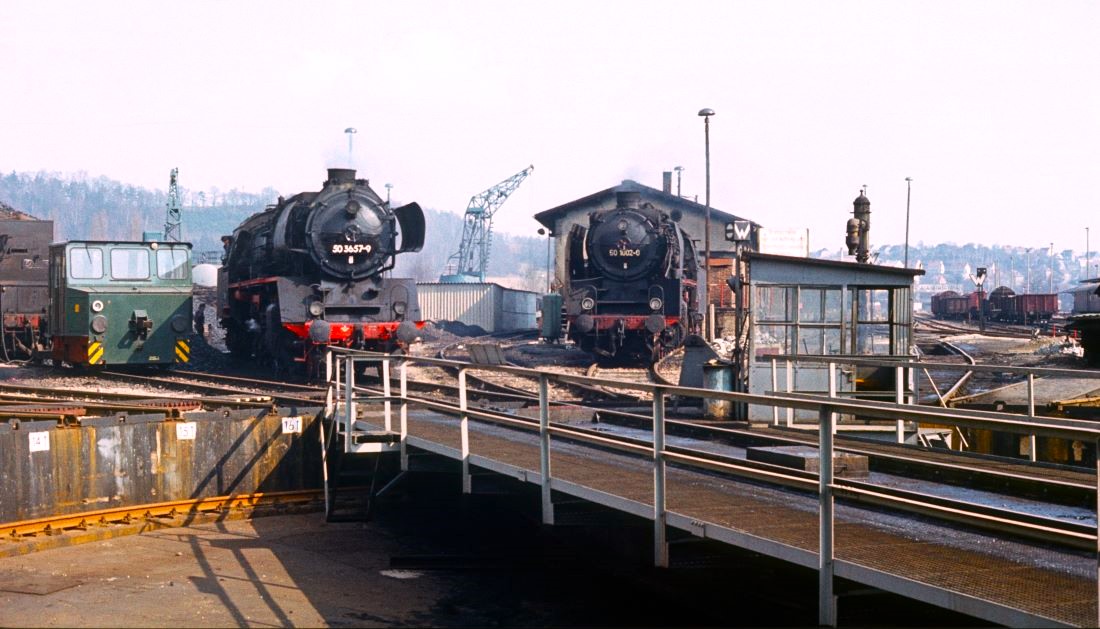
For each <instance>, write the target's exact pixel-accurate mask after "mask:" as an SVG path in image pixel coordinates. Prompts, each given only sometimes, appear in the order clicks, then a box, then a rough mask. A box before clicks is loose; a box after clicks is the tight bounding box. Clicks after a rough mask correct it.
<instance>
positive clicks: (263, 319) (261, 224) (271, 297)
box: [218, 168, 424, 374]
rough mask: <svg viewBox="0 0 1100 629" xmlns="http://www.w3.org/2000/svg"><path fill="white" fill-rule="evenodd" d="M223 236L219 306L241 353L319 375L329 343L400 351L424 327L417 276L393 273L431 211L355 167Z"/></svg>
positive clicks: (232, 345)
mask: <svg viewBox="0 0 1100 629" xmlns="http://www.w3.org/2000/svg"><path fill="white" fill-rule="evenodd" d="M222 241H223V243H224V245H225V253H224V256H223V259H222V268H221V270H220V271H219V275H218V312H219V316H220V325H221V326H222V327H224V328H225V330H226V345H227V346H228V348H229V350H230V352H231V353H232V354H233V355H234V356H235V357H238V358H242V359H248V358H251V357H255V358H258V359H261V360H264V359H266V360H269V361H272V362H273V363H274V365H275V367H276V370H277V371H278V372H280V373H284V374H289V373H290V372H291V371H298V370H299V369H298V367H302V366H304V367H305V368H306V369H307V371H308V373H310V374H316V373H317V371H316V370H317V367H318V365H319V360H318V359H319V358H320V356H321V353H320V352H319V351H318V350H319V349H320V348H323V347H325V346H328V345H340V346H343V347H351V348H357V349H368V350H374V351H384V352H389V351H395V350H397V349H400V348H404V347H406V346H407V345H408V344H409V343H411V342H413V341H414V340H415V339H416V337H417V336H418V334H419V329H420V328H421V327H423V325H424V322H423V321H421V320H420V304H419V301H418V300H417V294H416V282H415V281H414V280H412V279H392V278H386V277H383V274H384V273H385V272H386V271H388V270H390V269H392V268H393V266H394V262H395V257H396V256H397V254H400V253H405V252H413V251H419V250H420V249H421V247H422V246H423V245H424V213H423V211H422V210H421V209H420V206H419V205H418V204H416V203H410V204H408V205H404V206H401V207H398V208H391V207H390V206H389V204H388V203H387V202H386V201H384V200H383V199H382V198H381V197H379V196H378V194H377V193H375V191H374V190H372V189H371V187H370V185H369V184H368V182H367V180H365V179H356V178H355V171H354V170H351V169H343V168H332V169H329V171H328V179H327V180H326V181H325V182H324V184H323V187H322V188H321V190H320V191H319V192H302V193H299V194H296V195H294V196H292V197H290V198H287V199H284V198H282V197H279V200H278V202H277V203H276V204H275V205H273V206H269V207H268V208H267V209H266V210H264V211H263V212H260V213H258V214H255V215H253V216H251V217H249V218H248V219H246V220H245V221H244V222H243V223H241V225H240V226H239V227H237V229H236V230H235V231H234V232H233V235H231V236H225V237H223V238H222Z"/></svg>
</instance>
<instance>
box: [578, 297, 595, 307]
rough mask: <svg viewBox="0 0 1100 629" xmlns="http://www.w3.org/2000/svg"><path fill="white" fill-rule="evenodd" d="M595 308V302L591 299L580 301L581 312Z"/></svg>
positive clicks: (586, 298)
mask: <svg viewBox="0 0 1100 629" xmlns="http://www.w3.org/2000/svg"><path fill="white" fill-rule="evenodd" d="M595 307H596V300H595V299H592V298H591V297H585V298H584V299H582V300H581V310H592V309H593V308H595Z"/></svg>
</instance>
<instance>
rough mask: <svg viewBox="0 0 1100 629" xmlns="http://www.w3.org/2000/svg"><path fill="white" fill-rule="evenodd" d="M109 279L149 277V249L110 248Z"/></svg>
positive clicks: (142, 278) (144, 278) (140, 278)
mask: <svg viewBox="0 0 1100 629" xmlns="http://www.w3.org/2000/svg"><path fill="white" fill-rule="evenodd" d="M111 279H115V280H147V279H149V251H148V250H146V249H111Z"/></svg>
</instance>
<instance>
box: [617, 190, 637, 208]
mask: <svg viewBox="0 0 1100 629" xmlns="http://www.w3.org/2000/svg"><path fill="white" fill-rule="evenodd" d="M615 202H616V203H618V208H619V209H630V210H636V209H638V208H639V207H640V206H641V204H642V193H641V192H616V193H615Z"/></svg>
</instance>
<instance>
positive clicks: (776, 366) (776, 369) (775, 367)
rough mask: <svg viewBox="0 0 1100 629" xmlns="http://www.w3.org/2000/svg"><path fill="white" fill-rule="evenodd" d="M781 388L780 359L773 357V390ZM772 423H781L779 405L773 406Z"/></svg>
mask: <svg viewBox="0 0 1100 629" xmlns="http://www.w3.org/2000/svg"><path fill="white" fill-rule="evenodd" d="M778 390H779V359H777V358H773V359H772V391H778ZM772 425H773V426H778V425H779V407H778V406H773V407H772Z"/></svg>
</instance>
